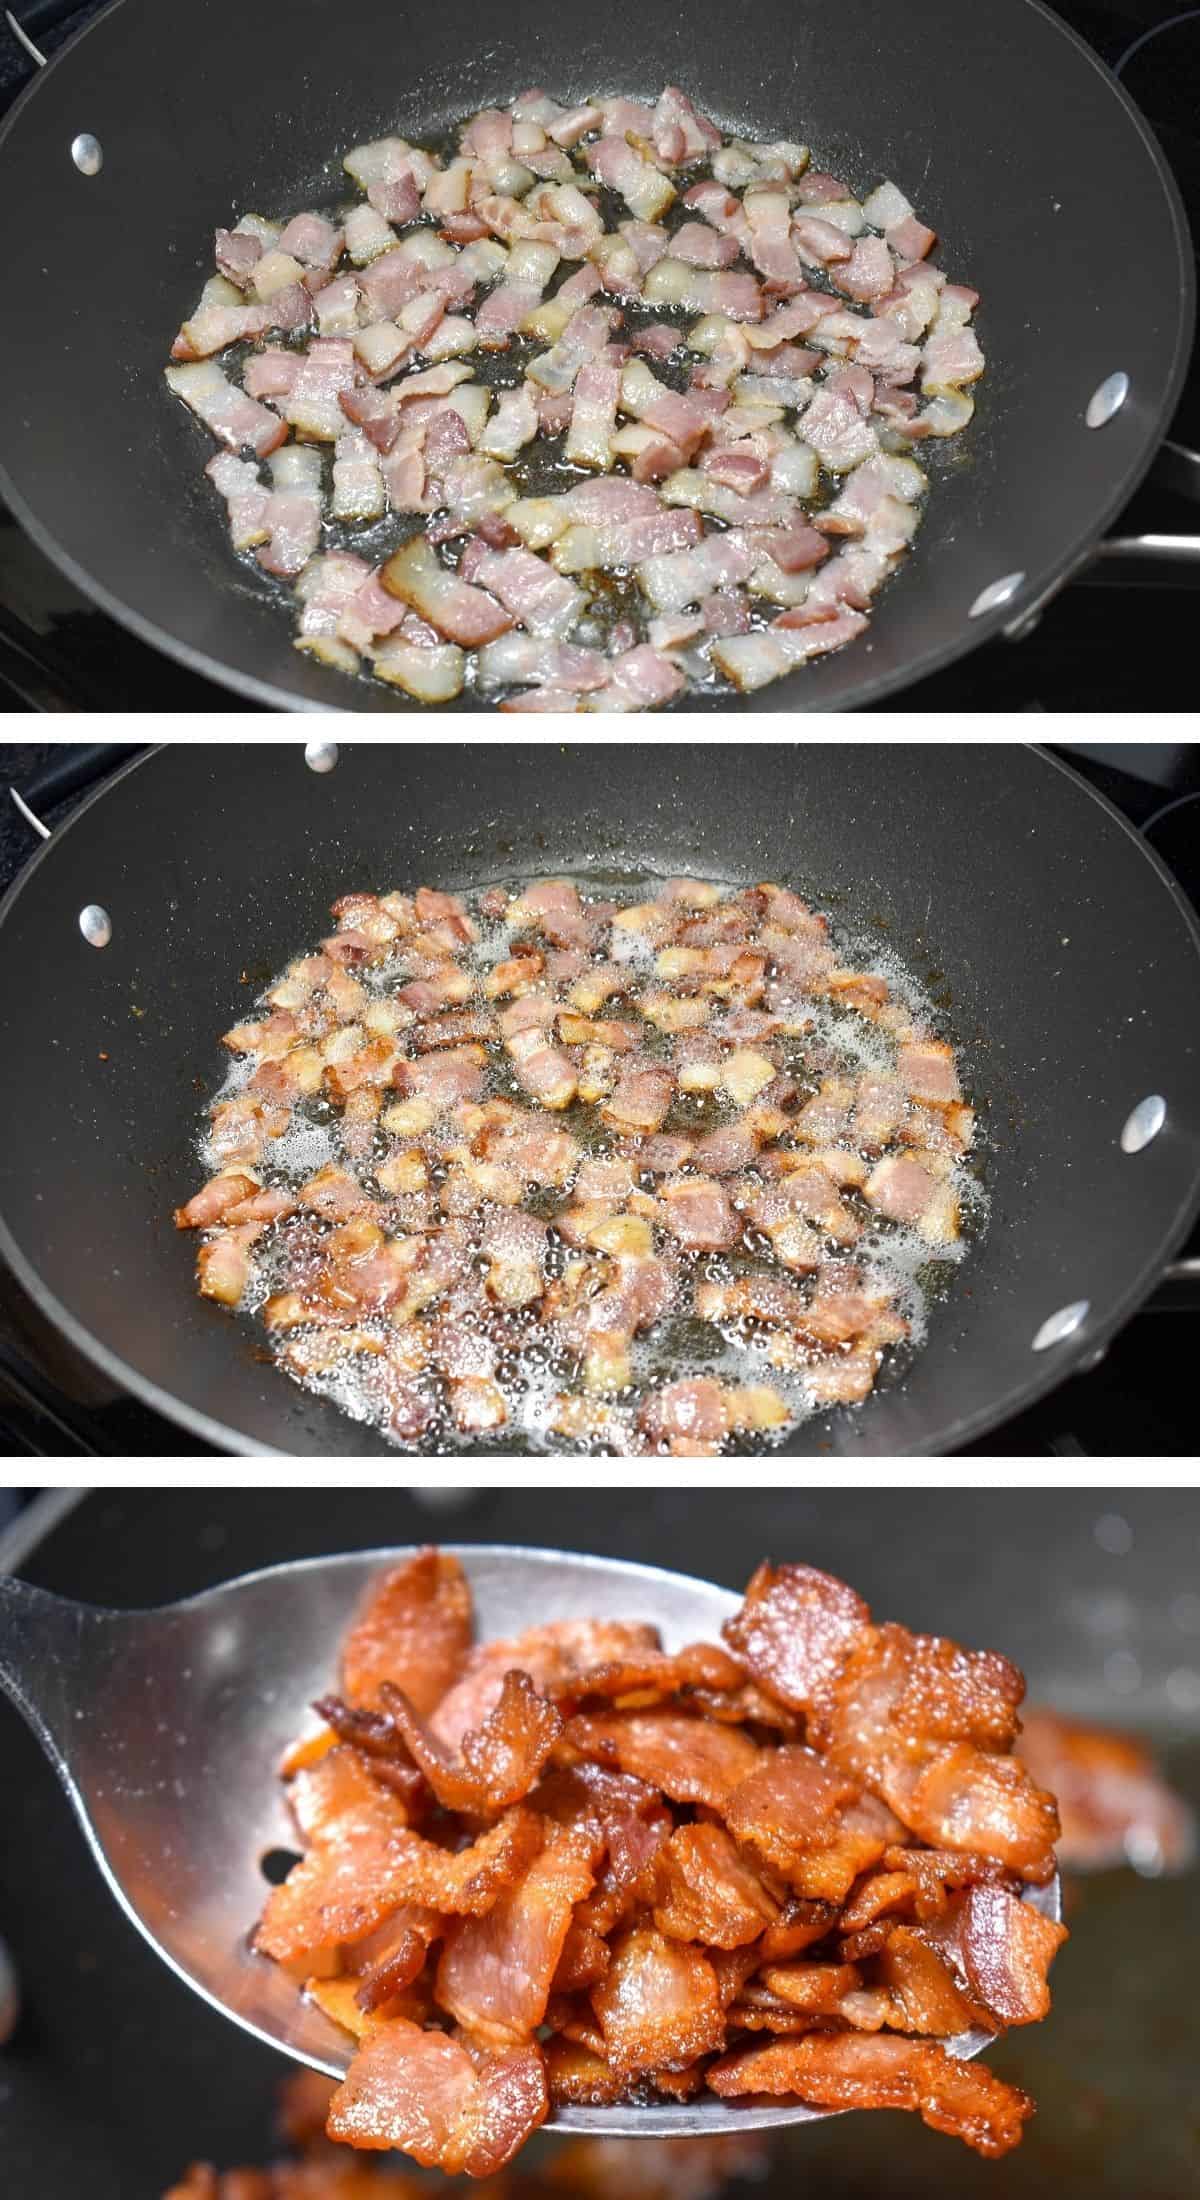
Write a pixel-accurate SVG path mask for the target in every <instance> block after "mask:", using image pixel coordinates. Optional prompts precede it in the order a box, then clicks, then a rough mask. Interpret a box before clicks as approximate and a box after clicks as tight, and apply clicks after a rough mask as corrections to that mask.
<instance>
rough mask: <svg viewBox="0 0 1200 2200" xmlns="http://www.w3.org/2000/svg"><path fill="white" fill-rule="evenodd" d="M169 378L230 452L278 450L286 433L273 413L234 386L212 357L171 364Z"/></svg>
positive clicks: (263, 455)
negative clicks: (191, 362)
mask: <svg viewBox="0 0 1200 2200" xmlns="http://www.w3.org/2000/svg"><path fill="white" fill-rule="evenodd" d="M166 379H167V384H168V386H169V388H170V389H172V390H173V391H174V393H175V395H176V397H181V398H182V399H183V402H184V404H185V405H187V406H189V407H190V409H191V410H192V412H194V413H195V414H196V415H197V417H198V419H200V420H202V421H203V422H204V425H205V427H206V428H210V429H211V430H212V433H213V434H214V435H215V436H216V437H217V438H218V439H219V441H220V442H222V443H224V444H225V445H226V447H227V448H228V449H229V450H231V451H244V450H249V451H253V453H254V456H255V457H256V458H266V456H267V454H268V452H270V451H275V450H278V448H279V445H280V444H281V443H282V442H283V440H284V437H285V436H286V434H287V429H286V427H285V426H284V423H283V422H282V421H281V420H279V419H277V418H276V416H275V414H274V413H272V412H268V410H267V408H266V406H265V405H259V404H257V403H256V402H255V400H254V399H253V398H252V397H247V396H246V395H245V393H244V391H242V390H238V389H235V388H234V386H233V384H232V382H229V381H227V380H226V378H225V376H224V375H223V374H222V372H221V369H220V367H218V366H217V365H216V363H215V362H214V361H213V360H211V359H206V360H203V361H201V362H198V363H197V364H195V365H191V364H188V365H184V366H179V367H168V368H167V370H166Z"/></svg>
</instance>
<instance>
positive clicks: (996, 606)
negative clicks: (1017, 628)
mask: <svg viewBox="0 0 1200 2200" xmlns="http://www.w3.org/2000/svg"><path fill="white" fill-rule="evenodd" d="M1024 578H1025V575H1024V574H1023V573H1006V574H1005V576H1004V578H1003V580H1000V581H989V583H988V585H987V587H986V588H981V589H980V591H979V594H978V595H977V596H976V598H975V601H974V603H973V604H972V605H971V608H970V610H969V611H968V613H967V617H968V618H969V619H982V617H983V615H984V613H985V611H999V610H1000V609H1001V607H1002V606H1003V605H1004V604H1006V603H1011V602H1012V600H1013V597H1014V596H1015V595H1016V593H1017V590H1018V588H1020V586H1021V584H1022V582H1023V581H1024Z"/></svg>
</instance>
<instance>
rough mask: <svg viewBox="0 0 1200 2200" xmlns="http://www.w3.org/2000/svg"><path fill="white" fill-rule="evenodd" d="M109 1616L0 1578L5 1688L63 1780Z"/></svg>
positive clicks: (0, 1659)
mask: <svg viewBox="0 0 1200 2200" xmlns="http://www.w3.org/2000/svg"><path fill="white" fill-rule="evenodd" d="M107 1617H108V1614H106V1613H102V1612H100V1611H99V1610H97V1608H96V1607H95V1606H94V1605H90V1604H75V1603H72V1602H70V1601H69V1600H68V1599H67V1598H65V1597H56V1596H51V1594H50V1592H49V1590H47V1589H35V1588H34V1587H33V1585H32V1583H30V1582H28V1581H18V1580H17V1579H16V1577H15V1576H14V1575H12V1574H5V1575H2V1576H0V1689H3V1690H4V1692H5V1694H6V1695H8V1696H11V1698H12V1700H13V1702H14V1703H15V1704H16V1706H17V1709H18V1711H22V1712H23V1713H24V1715H25V1717H26V1718H27V1719H28V1721H29V1724H30V1726H31V1727H32V1728H33V1731H34V1733H35V1734H36V1735H37V1738H38V1740H39V1741H40V1743H41V1744H42V1747H43V1749H45V1751H46V1752H47V1754H48V1756H49V1757H50V1758H51V1760H52V1762H53V1763H54V1765H55V1766H56V1768H57V1770H58V1771H59V1772H60V1773H61V1774H63V1776H64V1777H65V1776H66V1773H67V1765H68V1758H69V1754H70V1742H71V1727H72V1724H73V1722H74V1719H75V1716H76V1713H77V1711H78V1709H79V1697H80V1682H81V1679H82V1677H83V1675H84V1673H85V1671H86V1660H87V1655H88V1648H89V1642H90V1638H91V1637H92V1634H93V1631H94V1629H95V1626H96V1623H97V1621H100V1620H102V1619H105V1618H107Z"/></svg>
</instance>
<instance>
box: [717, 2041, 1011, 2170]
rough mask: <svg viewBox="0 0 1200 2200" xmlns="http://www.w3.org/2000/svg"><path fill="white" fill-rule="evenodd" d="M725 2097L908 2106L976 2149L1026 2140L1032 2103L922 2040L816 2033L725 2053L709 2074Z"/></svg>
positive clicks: (987, 2150) (1001, 2150)
mask: <svg viewBox="0 0 1200 2200" xmlns="http://www.w3.org/2000/svg"><path fill="white" fill-rule="evenodd" d="M707 2082H708V2084H709V2085H710V2087H711V2088H712V2090H713V2092H714V2093H719V2094H720V2095H721V2096H722V2098H723V2099H725V2100H736V2099H738V2098H740V2097H742V2096H743V2095H747V2094H749V2095H754V2094H778V2093H790V2094H794V2095H797V2096H798V2097H799V2098H800V2099H801V2100H802V2101H809V2102H811V2104H812V2105H813V2106H814V2107H817V2108H832V2109H842V2108H907V2109H912V2110H915V2111H916V2113H917V2114H918V2115H919V2116H920V2117H921V2119H922V2121H923V2122H924V2123H927V2124H928V2125H929V2126H930V2128H931V2129H932V2130H934V2131H944V2132H948V2133H950V2134H951V2135H952V2136H953V2137H955V2138H958V2139H964V2140H965V2141H966V2143H967V2145H968V2146H970V2147H973V2148H974V2149H975V2151H976V2153H977V2154H984V2155H987V2156H989V2157H995V2156H997V2155H1001V2154H1007V2153H1008V2152H1009V2151H1010V2150H1011V2148H1013V2147H1015V2146H1017V2145H1018V2144H1019V2142H1020V2138H1021V2131H1022V2127H1023V2125H1024V2124H1026V2123H1027V2122H1028V2120H1029V2118H1030V2116H1032V2114H1033V2102H1032V2101H1031V2100H1030V2099H1029V2097H1028V2095H1027V2094H1025V2093H1022V2092H1020V2091H1019V2089H1018V2088H1017V2087H1016V2086H1012V2085H1006V2084H1005V2083H1004V2081H1003V2079H1001V2078H997V2077H996V2076H995V2075H994V2073H993V2072H992V2071H990V2070H988V2069H987V2068H986V2067H985V2066H984V2065H983V2064H981V2063H962V2062H957V2061H955V2059H954V2057H953V2056H950V2055H947V2053H946V2051H945V2049H944V2048H941V2047H937V2046H935V2045H933V2044H932V2043H930V2042H927V2041H923V2040H906V2039H885V2038H882V2037H877V2038H869V2037H866V2036H864V2035H862V2034H845V2035H830V2034H828V2033H821V2034H818V2033H810V2034H808V2035H807V2037H805V2038H803V2039H798V2040H786V2041H780V2042H777V2043H776V2042H772V2044H771V2045H770V2046H767V2047H751V2048H749V2049H746V2050H744V2051H743V2052H741V2053H740V2054H735V2055H730V2056H727V2057H725V2059H724V2060H723V2061H721V2062H718V2063H716V2064H715V2065H714V2066H713V2068H712V2069H711V2070H710V2071H709V2072H708V2080H707Z"/></svg>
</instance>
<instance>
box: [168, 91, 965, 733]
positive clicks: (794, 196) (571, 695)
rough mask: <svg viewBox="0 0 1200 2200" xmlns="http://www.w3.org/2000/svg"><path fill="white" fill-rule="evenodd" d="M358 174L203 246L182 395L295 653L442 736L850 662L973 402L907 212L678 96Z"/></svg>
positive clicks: (879, 188)
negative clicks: (308, 202) (424, 714)
mask: <svg viewBox="0 0 1200 2200" xmlns="http://www.w3.org/2000/svg"><path fill="white" fill-rule="evenodd" d="M343 167H344V169H345V171H346V175H347V178H348V184H347V189H348V190H349V188H350V186H351V185H353V186H354V187H356V189H357V191H358V193H359V196H358V197H357V198H354V197H342V198H338V199H337V200H336V201H335V202H334V203H331V204H330V205H329V206H328V207H327V208H325V209H323V210H322V209H314V208H306V209H304V210H301V211H299V212H295V213H292V214H291V215H290V217H283V218H281V217H280V215H279V212H278V210H275V211H274V212H271V213H270V214H268V213H264V212H263V211H262V210H259V209H251V210H249V211H242V212H241V213H240V215H239V216H238V217H237V218H236V219H235V220H234V221H233V223H232V226H231V227H230V228H228V229H225V228H221V229H218V230H217V232H216V239H215V247H214V272H213V273H212V275H211V276H210V277H209V278H208V280H207V281H206V282H205V284H204V286H203V289H202V291H201V294H200V297H199V299H198V300H197V302H196V303H195V305H194V307H193V308H192V310H191V311H190V313H189V314H188V315H187V317H186V318H185V319H184V321H183V323H182V326H181V327H180V329H179V331H178V333H177V335H176V337H175V339H174V343H173V344H172V347H171V359H172V363H171V365H170V366H169V367H168V368H167V370H166V379H167V383H168V385H169V387H170V389H171V390H172V391H173V392H174V394H175V395H176V396H177V397H178V398H179V399H181V400H182V402H183V403H184V404H186V405H187V406H188V407H189V408H190V409H191V411H192V412H193V413H194V414H195V415H196V417H197V419H198V420H200V421H201V422H203V424H204V426H205V427H207V428H208V429H209V430H210V432H211V433H212V435H213V436H214V437H215V438H216V439H217V442H218V444H219V445H220V446H221V448H220V450H219V451H218V453H217V455H216V456H214V457H213V458H211V459H210V461H209V462H208V464H207V466H206V468H205V472H206V474H207V476H208V480H209V482H210V484H211V488H212V492H213V494H214V495H215V496H217V497H219V498H221V499H222V500H223V501H224V504H225V506H226V510H227V513H228V523H229V531H230V538H231V543H232V547H233V549H234V551H235V552H237V553H238V554H239V555H240V556H242V557H243V558H244V559H245V560H246V561H247V562H248V563H249V564H250V565H252V566H253V567H255V569H256V570H261V572H262V573H265V574H268V575H271V576H272V577H273V578H274V579H275V580H276V581H277V582H278V583H279V585H280V587H281V588H286V589H287V590H288V591H289V592H290V594H291V597H292V602H293V608H294V614H295V616H296V618H297V625H298V634H297V640H296V647H297V648H298V649H300V650H304V651H308V652H311V653H312V654H313V655H314V656H316V657H317V658H319V659H321V660H322V661H323V662H325V663H327V664H330V665H333V666H334V667H336V668H337V669H339V670H341V671H343V672H346V673H348V674H356V673H364V674H367V675H369V676H371V677H373V678H375V679H377V680H381V681H384V682H387V683H390V684H391V685H393V686H394V687H396V688H398V689H401V690H402V691H404V693H405V694H407V695H408V696H410V697H412V698H413V699H415V700H416V701H418V702H420V703H425V704H435V703H447V702H453V701H455V700H456V699H457V698H458V697H459V696H461V695H462V694H464V692H467V693H470V694H472V695H479V696H482V697H484V698H485V699H490V700H494V701H496V702H498V704H499V707H500V708H501V709H504V710H539V711H540V710H554V711H576V710H584V711H630V710H647V709H653V708H656V707H659V706H661V705H664V704H669V703H671V702H673V701H675V700H677V699H683V700H686V699H687V698H688V697H689V696H693V697H694V696H697V695H703V694H709V695H721V694H724V695H727V696H728V695H733V694H736V693H738V692H741V693H746V692H751V691H753V690H755V689H758V688H761V687H763V686H765V685H767V684H768V683H769V682H771V681H773V680H776V679H779V678H780V677H782V676H783V675H784V674H786V673H789V672H791V671H793V670H795V669H796V668H797V667H798V666H802V665H804V664H807V663H809V662H811V661H812V660H813V659H814V658H817V657H819V656H822V655H825V654H827V653H828V652H829V651H831V650H836V649H840V648H842V647H843V646H844V645H846V644H847V643H850V642H853V641H855V640H857V639H859V638H861V637H862V636H864V635H865V634H867V633H868V631H869V625H870V613H871V607H872V603H873V600H874V598H875V596H876V594H877V592H878V590H879V589H880V588H881V587H882V586H883V585H884V583H885V582H886V581H887V580H888V579H889V577H890V576H891V575H892V573H893V572H894V571H895V570H896V568H897V566H898V565H899V564H900V563H901V562H902V561H903V559H904V557H905V556H906V554H907V551H908V549H909V546H910V544H911V542H912V540H913V537H914V535H915V533H916V530H917V527H918V524H919V520H920V516H921V511H922V507H923V502H924V499H925V496H926V493H927V490H928V487H929V475H928V471H927V466H928V461H929V454H931V453H933V452H935V451H936V450H937V449H938V447H939V445H941V444H942V443H944V442H945V441H946V439H947V438H952V437H955V436H957V435H958V434H959V433H960V432H961V430H962V429H963V428H965V427H966V426H967V424H968V423H969V421H970V420H971V417H972V413H973V410H974V400H973V398H972V396H971V395H970V394H969V392H970V390H971V389H972V387H973V385H974V384H975V382H976V381H977V379H978V378H979V376H980V375H981V374H982V372H983V369H984V357H983V353H982V351H981V350H980V347H979V343H978V340H977V338H976V335H975V332H974V329H973V327H972V325H971V324H972V316H973V313H974V310H975V307H976V305H977V304H978V294H977V293H976V292H975V291H974V290H972V289H971V288H969V287H968V286H967V285H965V284H963V283H960V282H957V281H951V280H949V279H948V277H947V275H946V273H945V271H944V270H943V269H942V268H941V267H939V266H938V265H936V264H935V261H934V259H933V258H932V257H931V255H932V254H933V253H934V251H935V248H936V245H937V239H936V237H935V234H934V232H933V231H932V230H931V229H929V228H928V227H927V226H926V225H925V224H924V223H923V222H922V221H921V220H920V218H919V216H918V214H916V213H915V212H914V210H913V207H912V205H911V204H910V202H909V200H908V199H907V198H906V197H905V195H904V192H903V191H902V190H901V189H900V187H899V186H898V185H897V184H896V183H894V182H892V181H890V180H886V181H883V182H879V183H876V184H875V185H874V186H873V188H870V189H867V190H863V191H862V192H860V191H859V190H857V189H856V188H855V187H854V185H852V183H851V182H849V181H848V180H846V179H845V178H844V177H840V176H838V175H834V174H832V173H830V172H829V171H827V170H825V169H822V168H821V167H820V166H819V164H817V163H816V162H814V160H813V159H812V157H811V155H810V151H809V148H808V147H807V146H806V145H803V144H800V143H795V142H792V141H776V142H772V143H770V144H765V143H756V142H750V141H749V140H747V139H744V138H741V137H738V136H736V135H734V136H731V135H730V134H729V133H724V132H722V130H721V129H720V128H719V127H718V126H717V125H716V124H715V123H714V122H713V121H711V120H710V118H709V117H707V116H706V115H703V114H701V113H699V112H698V111H697V109H696V108H695V107H694V106H693V104H692V102H691V100H690V99H689V98H688V97H687V95H686V93H685V92H683V91H682V90H680V88H679V87H678V86H674V85H668V86H667V87H666V89H665V90H664V91H663V93H662V95H661V97H660V98H659V99H658V101H657V102H656V103H655V104H653V105H650V104H647V103H645V102H643V101H640V100H637V99H629V98H623V97H604V98H599V97H598V98H597V99H595V100H594V101H593V102H590V103H589V104H587V105H585V106H582V107H574V108H565V107H563V106H562V105H561V104H560V103H559V101H557V100H556V99H554V98H553V97H552V96H550V95H549V94H548V93H547V92H545V91H544V90H542V89H541V88H535V89H533V90H530V91H526V92H523V93H521V95H520V96H519V97H518V98H517V99H515V100H514V101H513V102H512V104H511V106H509V107H494V108H487V109H485V110H484V111H483V112H481V113H479V114H476V115H474V116H472V117H470V118H469V119H468V120H467V121H466V122H464V123H463V124H462V125H461V127H460V128H459V129H458V130H456V131H454V132H452V133H450V135H449V136H448V137H447V138H446V139H444V140H443V141H442V142H441V143H440V144H439V145H438V146H434V147H429V148H426V147H421V146H417V145H413V144H410V143H408V142H407V141H406V140H404V139H402V138H399V137H387V138H382V139H378V140H375V141H373V142H371V143H369V144H365V145H359V146H356V147H354V148H353V149H352V150H350V151H349V152H347V153H346V155H345V159H344V162H343ZM919 460H920V461H922V462H923V463H918V461H919Z"/></svg>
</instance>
